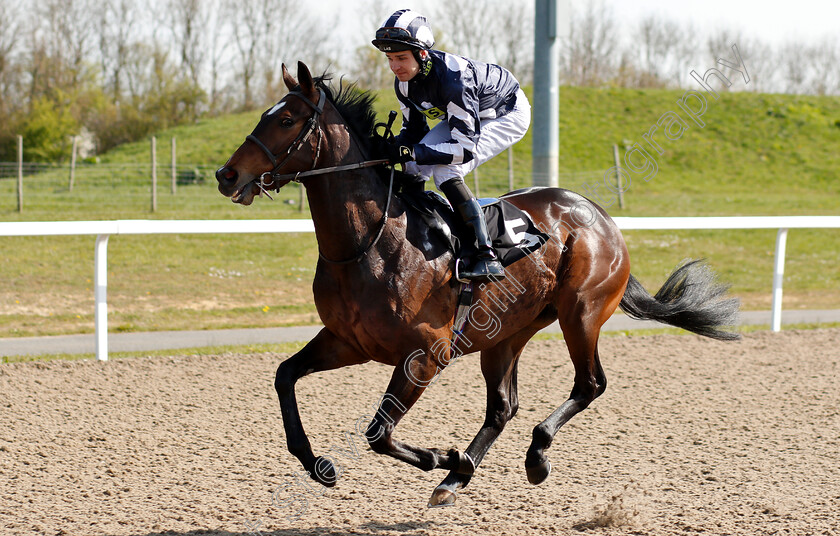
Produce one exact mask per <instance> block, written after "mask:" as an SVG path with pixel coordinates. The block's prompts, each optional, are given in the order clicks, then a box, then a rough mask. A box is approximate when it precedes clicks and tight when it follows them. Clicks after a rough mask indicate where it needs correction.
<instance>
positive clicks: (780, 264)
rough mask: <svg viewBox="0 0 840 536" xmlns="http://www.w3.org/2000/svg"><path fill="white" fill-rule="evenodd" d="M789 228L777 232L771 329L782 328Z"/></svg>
mask: <svg viewBox="0 0 840 536" xmlns="http://www.w3.org/2000/svg"><path fill="white" fill-rule="evenodd" d="M787 235H788V230H787V229H785V228H782V229H779V232H778V233H777V234H776V256H775V258H774V259H773V306H772V310H771V311H770V329H771V330H772V331H776V332H778V331H781V330H782V282H783V280H784V276H785V246H786V245H787Z"/></svg>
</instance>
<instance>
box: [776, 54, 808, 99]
mask: <svg viewBox="0 0 840 536" xmlns="http://www.w3.org/2000/svg"><path fill="white" fill-rule="evenodd" d="M779 66H780V69H781V78H782V84H783V90H784V92H785V93H805V91H806V88H807V81H808V76H809V71H810V68H811V66H810V55H809V50H808V47H806V46H805V45H804V44H802V43H799V42H789V43H786V44H785V45H783V46H782V47H781V49H780V51H779Z"/></svg>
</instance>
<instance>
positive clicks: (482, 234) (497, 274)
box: [440, 178, 505, 281]
mask: <svg viewBox="0 0 840 536" xmlns="http://www.w3.org/2000/svg"><path fill="white" fill-rule="evenodd" d="M440 191H441V192H443V193H444V195H446V198H447V199H448V200H449V203H450V204H451V205H452V207H453V208H454V209H455V211H456V212H457V213H458V214H460V215H461V218H462V219H463V220H464V223H465V224H466V226H467V227H468V228H469V229H471V230H472V231H473V233H474V234H475V240H476V244H477V245H478V253H477V254H476V258H475V262H473V263H472V265H471V266H469V267H468V269H466V270H463V271H461V272H460V273H459V274H458V276H460V277H462V278H464V279H470V280H473V281H488V280H490V278H491V277H492V278H493V279H501V278H503V277H505V269H504V268H503V267H502V263H500V262H499V261H498V259H497V258H496V252H495V251H493V245H492V244H493V243H492V241H491V240H490V233H488V232H487V222H485V221H484V211H482V210H481V207H480V206H479V204H478V201H477V200H476V199H475V197H473V195H472V192H470V189H469V188H468V187H467V185H466V184H464V179H460V178H459V179H451V180H448V181H446V182H444V183H443V184H441V185H440Z"/></svg>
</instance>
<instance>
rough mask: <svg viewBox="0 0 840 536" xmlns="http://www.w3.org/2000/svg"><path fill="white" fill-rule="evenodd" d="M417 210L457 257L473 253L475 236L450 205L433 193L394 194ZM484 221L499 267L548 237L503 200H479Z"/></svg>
mask: <svg viewBox="0 0 840 536" xmlns="http://www.w3.org/2000/svg"><path fill="white" fill-rule="evenodd" d="M397 195H398V196H399V197H400V198H401V199H402V200H403V201H404V202H405V203H406V204H408V205H409V206H410V207H411V208H413V209H414V210H416V211H417V212H418V213H419V214H420V216H421V218H422V219H423V220H424V221H425V223H426V224H427V225H428V226H429V227H430V228H432V229H434V230H435V231H436V232H437V233H438V234H439V235H440V236H441V238H443V239H444V241H446V243H447V244H448V245H449V248H450V249H451V250H452V252H453V253H455V255H456V256H469V255H471V254H473V253H474V252H475V251H476V249H477V248H476V243H475V237H474V236H473V234H472V231H471V230H470V229H467V228H466V226H465V225H464V223H463V222H462V221H461V218H460V216H456V215H455V213H454V212H453V210H452V208H451V207H450V206H449V202H448V201H447V200H446V199H445V198H444V197H443V196H442V195H440V194H438V193H437V192H434V191H424V192H418V191H402V192H400V193H398V194H397ZM479 204H480V205H481V208H482V210H483V211H484V218H485V220H486V221H487V231H488V232H489V234H490V238H491V240H492V241H493V249H495V250H496V255H497V256H498V257H499V261H500V262H501V263H502V266H509V265H511V264H513V263H514V262H516V261H518V260H519V259H522V258H524V257H525V256H526V255H528V254H530V253H531V252H533V251H536V250H538V249H540V248H541V247H542V245H543V244H545V243H546V242H547V241H548V239H549V237H548V235H546V234H545V233H543V232H542V231H540V230H539V229H537V227H536V226H535V225H534V221H533V220H532V219H531V216H529V215H528V213H527V212H524V211H523V210H520V209H519V208H517V207H516V206H514V205H513V204H512V203H510V202H508V201H506V200H504V199H496V198H488V199H479Z"/></svg>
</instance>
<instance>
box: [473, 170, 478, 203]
mask: <svg viewBox="0 0 840 536" xmlns="http://www.w3.org/2000/svg"><path fill="white" fill-rule="evenodd" d="M473 184H474V185H475V192H474V193H473V195H475V196H476V197H478V168H475V169H474V170H473Z"/></svg>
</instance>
